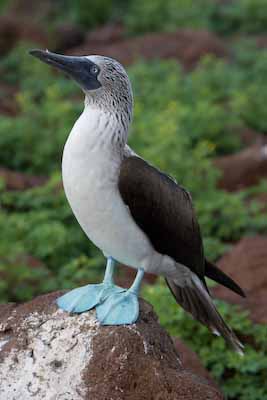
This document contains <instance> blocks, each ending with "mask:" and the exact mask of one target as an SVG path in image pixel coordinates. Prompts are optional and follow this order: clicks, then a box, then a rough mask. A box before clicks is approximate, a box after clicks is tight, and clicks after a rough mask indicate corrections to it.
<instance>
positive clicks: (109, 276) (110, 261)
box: [103, 257, 115, 285]
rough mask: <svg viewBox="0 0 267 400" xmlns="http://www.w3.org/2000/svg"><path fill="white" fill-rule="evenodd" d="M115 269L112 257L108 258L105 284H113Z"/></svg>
mask: <svg viewBox="0 0 267 400" xmlns="http://www.w3.org/2000/svg"><path fill="white" fill-rule="evenodd" d="M114 269H115V260H114V259H113V258H112V257H108V259H107V265H106V271H105V275H104V279H103V283H105V284H107V285H108V284H111V285H112V284H113V274H114Z"/></svg>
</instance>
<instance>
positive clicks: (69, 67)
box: [29, 49, 101, 90]
mask: <svg viewBox="0 0 267 400" xmlns="http://www.w3.org/2000/svg"><path fill="white" fill-rule="evenodd" d="M29 54H30V55H32V56H34V57H36V58H39V60H41V61H43V62H45V63H46V64H50V65H52V66H54V67H56V68H57V69H60V70H62V71H64V72H66V73H67V74H68V75H69V76H70V77H71V78H73V79H74V80H75V81H76V82H77V83H78V84H79V85H80V86H81V87H82V89H84V90H94V89H98V88H99V87H100V86H101V84H100V82H99V81H98V79H97V76H98V74H95V73H92V66H95V64H94V63H93V62H92V61H90V60H89V59H88V58H87V57H83V56H81V57H78V56H63V55H61V54H56V53H52V52H50V51H48V50H39V49H34V50H30V51H29Z"/></svg>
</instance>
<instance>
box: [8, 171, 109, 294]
mask: <svg viewBox="0 0 267 400" xmlns="http://www.w3.org/2000/svg"><path fill="white" fill-rule="evenodd" d="M0 223H1V227H2V232H1V241H0V254H1V264H0V274H1V275H2V276H3V277H4V279H3V281H4V282H3V283H2V284H1V286H0V300H1V301H18V300H27V299H29V298H31V297H32V296H33V295H36V294H40V293H43V292H47V290H52V289H55V288H69V287H71V286H74V285H75V284H80V283H81V277H83V282H82V283H85V282H88V280H90V278H91V275H90V274H91V273H92V271H94V275H93V277H96V275H98V276H99V274H100V268H101V267H102V266H103V262H104V260H103V257H102V256H101V254H99V252H98V251H97V249H96V248H95V247H93V245H92V244H91V243H90V242H89V241H88V239H87V238H86V237H85V235H84V234H83V232H82V231H81V229H80V227H79V225H78V223H77V222H76V220H75V218H74V216H73V214H72V212H71V210H70V208H69V206H68V204H67V201H66V198H65V195H64V193H63V190H62V188H61V185H60V177H59V176H58V175H55V176H54V177H53V178H52V179H51V180H50V181H49V182H48V183H47V185H45V186H42V187H38V188H35V189H29V190H26V191H24V192H6V191H2V193H1V210H0ZM28 255H31V256H32V257H34V258H35V259H37V260H39V261H41V265H39V264H38V265H37V266H36V267H35V268H33V267H32V266H30V265H29V264H28V265H27V264H26V265H25V263H27V256H28ZM89 260H91V261H89ZM91 267H93V268H91ZM33 282H34V284H33ZM22 283H23V285H22Z"/></svg>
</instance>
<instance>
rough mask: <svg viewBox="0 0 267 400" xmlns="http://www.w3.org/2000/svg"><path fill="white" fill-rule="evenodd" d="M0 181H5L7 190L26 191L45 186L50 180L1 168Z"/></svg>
mask: <svg viewBox="0 0 267 400" xmlns="http://www.w3.org/2000/svg"><path fill="white" fill-rule="evenodd" d="M0 179H1V180H3V181H4V184H5V187H6V189H7V190H25V189H29V188H33V187H36V186H41V185H44V184H45V183H46V182H47V180H48V178H46V177H44V176H34V175H28V174H23V173H21V172H14V171H11V170H9V169H7V168H1V167H0Z"/></svg>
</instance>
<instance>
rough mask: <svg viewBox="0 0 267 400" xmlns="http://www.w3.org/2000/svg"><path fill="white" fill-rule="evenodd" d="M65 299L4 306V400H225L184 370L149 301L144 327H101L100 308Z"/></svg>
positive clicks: (0, 383)
mask: <svg viewBox="0 0 267 400" xmlns="http://www.w3.org/2000/svg"><path fill="white" fill-rule="evenodd" d="M59 294H60V293H59V292H57V293H51V294H49V295H45V296H40V297H37V298H36V299H34V300H33V301H31V302H29V303H25V304H22V305H12V304H10V305H2V306H1V308H0V311H1V312H0V315H1V317H0V363H1V366H0V398H1V399H5V400H18V399H19V400H21V399H23V400H30V399H32V398H34V399H36V400H39V399H47V400H48V399H49V400H52V399H53V400H56V399H64V400H82V399H90V400H91V399H93V400H100V399H101V400H112V399H113V400H124V399H127V400H137V399H138V400H179V399H183V400H192V399H194V400H208V399H210V400H219V399H221V400H222V399H223V396H222V395H221V394H220V392H219V391H218V390H217V389H216V388H214V387H212V386H210V385H209V384H208V382H207V381H205V380H204V379H203V378H200V377H198V376H196V375H194V374H192V373H191V372H188V371H186V370H185V369H184V368H183V366H182V365H181V362H180V359H179V356H178V354H177V352H176V350H175V347H174V345H173V342H172V340H171V338H170V337H169V336H168V334H167V333H166V332H165V331H164V330H163V328H161V327H160V325H159V324H158V322H157V317H156V315H155V314H154V313H153V311H152V308H151V306H150V305H148V304H147V303H145V302H143V301H141V315H140V319H139V321H138V323H136V324H134V325H131V326H117V327H102V326H99V324H98V322H97V321H96V319H95V314H94V312H93V311H91V312H88V313H84V314H80V315H70V314H68V313H65V312H63V311H61V310H58V309H57V307H56V305H55V303H54V300H55V298H56V297H57V296H58V295H59Z"/></svg>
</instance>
